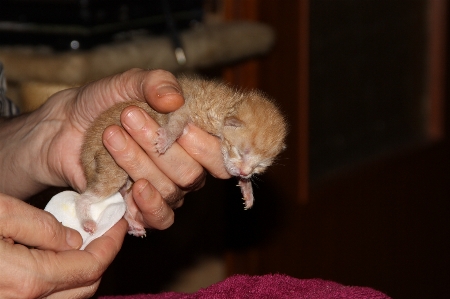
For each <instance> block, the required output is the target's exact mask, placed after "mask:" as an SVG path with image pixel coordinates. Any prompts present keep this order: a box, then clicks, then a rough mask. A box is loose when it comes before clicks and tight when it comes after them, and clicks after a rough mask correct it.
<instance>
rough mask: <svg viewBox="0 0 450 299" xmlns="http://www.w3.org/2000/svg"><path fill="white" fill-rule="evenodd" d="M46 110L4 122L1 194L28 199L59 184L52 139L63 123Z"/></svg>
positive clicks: (0, 154) (0, 140)
mask: <svg viewBox="0 0 450 299" xmlns="http://www.w3.org/2000/svg"><path fill="white" fill-rule="evenodd" d="M50 115H54V113H47V111H46V109H39V110H37V111H35V112H33V113H30V114H24V115H21V116H19V117H15V118H11V119H7V120H4V121H3V123H2V127H1V128H0V167H1V169H2V172H1V173H0V192H2V193H6V194H9V195H12V196H15V197H17V198H21V199H25V198H27V197H29V196H31V195H33V194H35V193H37V192H39V191H41V190H43V189H45V188H46V187H47V186H49V185H63V184H62V183H61V182H60V183H59V184H58V183H57V181H58V180H57V179H55V177H54V175H52V174H51V171H50V169H49V164H48V154H49V152H48V150H49V147H50V143H51V140H52V137H53V136H55V135H56V134H58V131H59V130H60V128H61V125H62V123H63V121H62V120H61V119H55V118H53V117H50Z"/></svg>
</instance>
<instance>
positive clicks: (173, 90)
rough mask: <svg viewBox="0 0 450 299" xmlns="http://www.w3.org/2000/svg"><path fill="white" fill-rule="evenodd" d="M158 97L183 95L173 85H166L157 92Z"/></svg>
mask: <svg viewBox="0 0 450 299" xmlns="http://www.w3.org/2000/svg"><path fill="white" fill-rule="evenodd" d="M156 93H157V95H158V97H163V96H165V95H168V94H181V92H180V90H179V89H178V88H176V87H175V86H173V85H164V86H161V87H159V88H158V89H157V90H156Z"/></svg>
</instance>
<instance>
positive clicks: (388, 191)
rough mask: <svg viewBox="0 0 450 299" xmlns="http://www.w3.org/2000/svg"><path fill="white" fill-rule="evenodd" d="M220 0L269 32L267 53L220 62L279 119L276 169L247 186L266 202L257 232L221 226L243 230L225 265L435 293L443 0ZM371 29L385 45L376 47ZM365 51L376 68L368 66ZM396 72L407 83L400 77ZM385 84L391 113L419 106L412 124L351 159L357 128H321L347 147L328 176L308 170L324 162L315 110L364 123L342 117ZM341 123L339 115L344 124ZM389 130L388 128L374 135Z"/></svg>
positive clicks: (442, 210) (442, 182)
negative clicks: (283, 138)
mask: <svg viewBox="0 0 450 299" xmlns="http://www.w3.org/2000/svg"><path fill="white" fill-rule="evenodd" d="M225 3H226V5H227V6H226V9H225V11H226V12H227V16H228V17H229V18H231V19H252V20H258V21H261V22H266V23H268V24H270V25H271V26H272V27H273V28H274V29H275V31H276V33H277V42H276V45H275V47H274V49H273V51H272V52H271V53H270V55H269V56H268V57H265V58H264V59H262V60H258V61H253V62H249V63H245V64H243V65H239V66H236V67H233V68H230V69H228V70H226V71H225V78H228V79H229V80H230V81H232V82H235V83H238V84H244V85H249V86H257V87H259V88H262V89H263V90H265V91H266V92H267V93H268V94H269V95H271V96H273V97H274V98H276V99H277V100H278V101H279V102H280V103H281V107H282V109H284V110H285V111H286V113H287V115H288V119H289V121H290V124H291V132H290V136H289V139H288V150H287V151H286V152H285V153H284V155H283V158H282V159H281V160H280V164H281V165H279V166H276V169H273V170H271V171H270V172H269V173H268V174H267V176H265V177H264V178H263V179H262V180H263V182H264V183H260V182H259V181H258V182H257V183H258V184H259V185H260V186H261V187H260V188H262V189H264V191H262V193H270V194H271V196H273V197H276V202H274V201H275V200H274V201H271V200H270V199H266V200H267V201H269V202H266V203H262V204H261V205H264V204H265V205H269V206H270V211H266V212H267V213H266V214H264V215H263V216H261V217H260V218H258V219H256V220H260V221H259V222H258V224H256V225H255V227H258V226H261V228H260V229H257V228H255V227H253V228H252V229H253V230H251V229H247V228H246V227H245V226H242V225H235V226H233V228H234V229H236V228H237V227H239V228H240V230H248V231H249V232H248V233H247V234H246V233H237V232H232V233H230V235H233V234H237V235H238V236H240V238H241V239H242V238H247V241H246V243H245V246H235V247H233V246H232V247H231V249H230V250H228V252H227V265H228V269H229V274H230V275H231V274H234V273H248V274H263V273H269V272H281V273H286V274H289V275H293V276H295V277H300V278H312V277H320V278H323V279H330V280H335V281H338V282H340V283H343V284H348V285H365V286H370V287H372V288H375V289H379V290H381V291H383V292H385V293H387V294H388V295H390V296H392V297H393V298H446V296H448V294H449V291H450V285H449V284H448V278H449V275H450V274H449V273H450V263H449V259H448V257H447V256H448V252H449V250H450V242H449V240H450V239H449V235H450V234H449V233H450V231H449V228H450V225H449V224H450V223H449V222H450V221H449V219H450V217H449V216H448V211H449V202H450V201H449V200H448V199H449V195H450V187H449V186H450V184H449V183H448V180H449V173H450V161H449V153H450V144H449V138H448V136H447V135H448V134H447V130H448V128H449V127H448V116H449V110H448V107H447V105H446V103H447V102H448V89H447V87H446V85H445V82H446V80H448V76H447V72H448V67H447V66H448V64H447V63H446V61H447V59H448V55H447V53H448V52H447V48H446V46H447V44H448V43H447V36H448V34H447V25H446V21H447V20H448V7H447V6H446V2H445V1H439V0H436V1H435V0H429V1H416V2H414V5H412V3H411V2H408V3H406V2H402V1H363V2H361V1H350V0H349V1H313V0H311V1H303V0H298V1H289V3H286V2H284V1H265V0H252V1H244V3H242V2H241V1H237V0H236V1H225ZM406 24H408V25H406ZM410 24H413V25H414V26H413V27H408V26H410ZM333 26H334V27H333ZM335 26H339V27H335ZM407 27H408V28H407ZM335 28H339V29H336V30H334V29H335ZM319 32H320V33H321V34H322V33H323V34H324V35H318V33H319ZM330 32H332V34H330ZM403 33H405V34H406V36H407V37H406V38H405V35H403ZM375 37H376V38H379V40H376V41H377V42H378V41H384V42H386V44H382V45H381V44H377V42H374V40H373V39H374V38H375ZM397 41H398V42H397ZM411 45H413V47H410V46H411ZM403 46H404V47H403ZM324 49H325V50H324ZM376 51H378V52H376ZM370 53H375V54H370ZM366 54H367V55H366ZM371 55H374V56H371ZM331 58H332V59H331ZM327 59H328V60H327ZM355 59H359V60H355ZM371 59H375V61H378V64H377V63H376V64H371V61H370V60H371ZM390 59H392V60H390ZM323 61H325V63H322V62H323ZM406 62H409V64H408V63H406ZM403 63H404V64H403ZM364 65H366V66H370V67H368V68H367V67H366V68H364V67H361V66H364ZM399 65H401V67H398V66H399ZM358 67H360V68H358ZM318 74H321V75H318ZM405 78H415V79H414V80H411V81H408V82H407V83H405ZM364 82H365V83H364ZM371 82H372V83H373V84H374V85H373V84H372V85H371V84H370V83H371ZM361 83H364V84H367V85H365V86H364V87H365V89H364V90H365V91H366V94H365V96H364V95H363V96H361V98H360V99H361V102H358V101H356V102H354V103H357V105H354V106H351V101H349V98H351V97H353V96H354V94H361V90H362V88H360V87H361ZM384 84H388V85H389V84H391V85H390V87H389V88H386V93H385V94H384V95H386V96H392V93H397V92H398V97H397V98H394V100H405V101H406V102H405V103H404V106H402V107H403V108H401V109H400V110H398V111H397V112H396V113H403V112H405V111H406V110H408V109H412V107H413V104H412V103H413V102H414V101H415V102H416V103H419V104H418V105H419V107H420V109H421V110H420V111H421V113H423V114H420V112H419V114H414V115H416V116H417V115H421V117H420V120H419V119H417V120H416V121H411V125H412V126H413V128H414V129H412V130H411V131H410V132H411V134H410V135H408V136H409V137H408V138H404V137H405V136H406V133H405V135H403V134H399V135H397V136H398V137H395V138H393V141H392V140H391V141H389V142H388V141H386V139H383V138H381V139H382V140H383V141H382V142H385V143H386V144H387V145H389V146H388V147H387V148H386V150H385V151H383V150H376V151H375V150H372V149H375V148H377V147H378V146H379V145H381V144H379V143H376V144H375V146H374V148H369V149H368V150H367V151H366V153H365V154H364V155H363V157H362V158H360V159H352V157H355V156H356V155H358V154H359V153H360V152H358V151H357V150H355V148H356V149H357V148H358V146H361V145H363V143H364V142H367V144H369V143H368V142H369V141H367V140H365V139H363V137H364V136H362V137H359V138H360V139H359V140H360V141H358V142H354V143H353V145H352V147H351V146H348V144H349V143H348V142H349V141H348V139H346V137H347V135H345V134H346V133H347V132H349V131H351V130H353V129H355V126H353V127H350V128H348V129H347V130H342V131H339V132H342V135H341V137H339V136H338V135H334V136H338V137H339V138H336V139H331V142H330V147H331V146H336V145H341V146H348V147H347V148H346V151H347V153H349V152H348V151H350V152H351V153H354V154H352V155H351V156H350V159H348V160H346V162H345V163H340V164H339V163H338V164H337V166H335V167H329V168H328V170H329V171H321V172H317V169H316V168H315V167H317V161H318V158H317V157H319V158H321V159H327V158H328V157H327V156H324V155H322V156H317V151H316V149H317V144H318V143H317V138H318V137H319V135H317V134H319V133H320V130H318V128H321V127H320V126H321V123H320V121H326V119H321V118H320V116H321V115H322V114H321V113H323V112H324V111H325V110H323V109H328V110H327V111H329V112H330V113H332V114H330V116H331V115H332V117H335V118H334V119H335V121H336V124H335V126H336V127H339V124H338V123H337V122H338V121H342V124H346V122H345V119H342V117H339V116H340V115H341V116H342V115H353V116H354V115H356V116H360V117H361V119H360V121H361V124H364V121H365V120H366V117H370V114H367V115H366V114H364V110H361V109H360V110H358V111H359V112H358V113H359V114H358V113H355V114H352V113H351V112H353V111H351V110H350V109H352V107H355V106H360V108H361V107H365V106H363V105H362V104H361V105H359V104H360V103H362V101H363V100H366V99H369V98H370V97H373V96H375V97H374V101H375V102H373V103H372V104H374V108H373V109H372V110H370V109H369V110H367V111H369V112H373V111H374V109H376V108H375V107H378V106H377V105H378V103H380V102H382V100H384V99H382V98H381V95H382V93H380V88H381V89H382V86H383V85H384ZM402 84H403V86H404V87H399V86H400V85H402ZM417 87H420V88H422V89H421V90H420V89H419V90H418V89H417ZM359 88H360V89H359ZM402 88H403V89H402ZM350 91H351V92H350ZM411 91H414V92H411ZM326 92H331V95H330V96H332V97H334V98H335V99H337V100H338V101H341V102H340V103H342V105H335V106H326V105H334V103H336V102H333V99H331V100H330V101H328V102H327V101H325V100H324V98H323V96H324V95H326ZM358 92H359V93H358ZM391 92H392V93H391ZM408 93H409V95H408ZM377 96H378V97H377ZM356 100H357V99H356ZM389 103H390V102H387V103H386V104H384V106H381V107H382V108H383V110H382V111H380V112H379V116H380V119H383V118H385V117H387V115H388V113H389V109H390V108H389V107H388V106H389ZM408 103H411V105H408ZM330 107H331V109H330ZM384 108H386V109H384ZM388 108H389V109H388ZM391 108H392V107H391ZM318 109H319V110H318ZM320 109H322V110H320ZM367 111H366V112H367ZM346 113H347V114H346ZM365 115H366V116H365ZM396 115H398V118H400V115H399V114H394V116H396ZM348 117H350V116H348ZM319 120H320V121H319ZM394 120H395V118H394ZM352 121H353V119H352V118H347V124H348V123H351V122H352ZM385 124H386V123H385ZM387 124H389V122H387ZM332 125H333V123H331V124H330V127H329V128H330V129H329V130H331V129H334V128H333V126H332ZM399 125H404V122H402V123H399ZM388 126H389V125H388ZM375 127H376V128H378V129H380V130H382V129H383V128H382V127H383V126H380V127H377V126H375ZM356 128H359V129H361V130H363V129H364V128H365V127H364V126H363V125H361V126H360V127H358V126H356ZM395 128H397V127H396V126H395V127H393V129H395ZM318 132H319V133H318ZM389 134H391V131H390V130H387V131H386V133H383V134H381V135H382V136H381V137H388V136H389ZM408 134H409V133H408ZM342 136H343V137H342ZM396 140H397V141H400V140H402V142H398V143H395V142H394V141H396ZM314 147H315V148H314ZM321 149H323V148H321ZM338 150H339V148H336V149H335V151H338ZM335 151H331V154H334V153H336V152H335ZM352 151H353V152H352ZM314 157H315V159H314ZM319 162H323V161H319ZM338 162H339V161H338ZM341 162H342V161H341ZM324 165H325V166H329V165H327V164H326V163H324ZM312 173H316V175H315V177H312V176H311V174H312ZM317 173H319V174H318V175H317ZM257 203H258V202H257ZM261 218H262V219H261ZM268 223H269V224H268ZM247 225H250V224H248V223H247ZM248 239H252V240H248ZM230 243H232V244H233V242H230ZM236 243H239V241H236Z"/></svg>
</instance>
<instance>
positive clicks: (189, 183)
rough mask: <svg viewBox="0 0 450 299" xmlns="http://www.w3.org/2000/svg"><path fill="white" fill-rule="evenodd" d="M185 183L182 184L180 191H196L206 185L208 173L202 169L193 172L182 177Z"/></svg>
mask: <svg viewBox="0 0 450 299" xmlns="http://www.w3.org/2000/svg"><path fill="white" fill-rule="evenodd" d="M182 178H183V181H182V182H181V183H180V189H181V190H183V191H195V190H198V189H200V188H202V187H203V186H204V185H205V180H206V171H205V170H204V169H203V168H200V171H195V170H193V171H191V172H189V173H188V174H186V175H183V176H182Z"/></svg>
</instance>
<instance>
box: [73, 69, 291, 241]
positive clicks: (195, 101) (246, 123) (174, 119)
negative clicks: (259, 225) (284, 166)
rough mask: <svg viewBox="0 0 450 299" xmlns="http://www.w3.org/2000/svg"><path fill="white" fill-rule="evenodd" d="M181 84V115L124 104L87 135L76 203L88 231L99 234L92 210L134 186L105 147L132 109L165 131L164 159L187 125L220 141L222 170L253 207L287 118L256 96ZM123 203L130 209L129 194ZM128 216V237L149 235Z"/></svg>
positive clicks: (219, 86)
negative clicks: (105, 136) (255, 180)
mask: <svg viewBox="0 0 450 299" xmlns="http://www.w3.org/2000/svg"><path fill="white" fill-rule="evenodd" d="M179 83H180V86H181V88H182V92H183V96H184V98H185V104H184V105H183V106H182V107H181V108H179V109H178V110H176V111H174V112H172V113H169V114H159V113H157V112H155V111H154V110H152V109H151V108H150V107H149V106H148V105H147V103H142V102H140V101H132V102H127V103H121V104H118V105H115V106H114V107H112V108H110V109H109V110H107V111H105V112H104V113H102V114H101V115H100V116H99V117H98V118H97V119H96V120H95V121H94V123H93V124H92V126H91V127H90V128H89V129H88V130H87V131H86V134H85V141H84V144H83V147H82V153H81V161H82V165H83V167H84V170H85V175H86V179H87V189H86V191H85V192H84V193H83V194H81V195H80V197H79V199H77V201H76V204H77V205H76V209H77V214H78V217H79V219H80V221H81V223H82V225H83V227H84V229H85V230H86V231H88V232H93V231H95V229H96V224H95V222H94V220H92V218H91V215H90V206H91V204H92V203H95V202H98V201H101V200H103V199H105V198H107V197H109V196H111V195H112V194H114V193H116V192H118V191H119V190H121V189H122V188H123V187H124V186H125V188H126V189H128V187H129V186H130V185H131V181H130V180H129V178H128V175H127V174H126V172H125V171H124V170H123V169H121V168H120V167H119V166H117V164H116V163H115V162H114V160H113V159H112V157H111V156H110V155H109V153H108V151H107V150H106V149H105V147H104V146H103V143H102V133H103V131H104V130H105V128H106V127H107V126H109V125H112V124H117V125H120V113H121V112H122V111H123V109H124V108H125V107H127V106H131V105H135V106H138V107H140V108H142V109H144V110H145V111H146V112H147V113H148V114H149V115H150V116H151V117H152V118H153V119H155V121H157V122H158V123H159V124H160V125H161V128H159V130H158V132H157V133H158V138H157V139H156V140H155V149H156V150H157V151H158V152H160V153H161V154H163V153H164V152H165V151H166V150H167V149H168V148H169V147H170V146H171V145H172V144H173V142H175V140H176V139H177V138H178V137H180V135H181V134H182V132H183V129H184V127H185V126H186V125H187V124H188V123H193V124H195V125H196V126H198V127H200V128H201V129H203V130H205V131H206V132H209V133H210V134H212V135H214V136H217V137H218V138H220V140H221V143H222V154H223V159H224V165H225V167H226V169H227V171H228V172H229V173H230V174H231V175H232V176H236V177H238V178H239V186H240V187H241V190H242V193H243V196H244V201H245V202H244V204H245V208H246V209H248V208H250V207H251V206H252V205H253V191H252V185H251V181H250V179H251V177H252V175H253V174H259V173H262V172H263V171H265V169H266V168H267V167H268V166H270V165H271V164H272V162H273V160H274V159H275V157H276V156H277V155H278V154H279V153H280V152H281V151H282V150H283V149H284V147H285V144H284V139H285V136H286V133H287V128H286V127H287V126H286V122H285V120H284V118H283V116H282V115H281V113H280V112H279V110H278V109H277V107H276V106H275V104H274V103H273V102H272V101H270V100H268V99H267V98H266V97H264V95H263V94H261V93H260V92H258V91H248V92H245V91H238V90H236V89H233V88H231V87H229V86H228V85H225V84H223V83H219V82H217V81H207V80H203V79H200V78H188V77H181V78H179ZM124 197H125V201H126V202H127V204H128V206H130V204H132V203H131V202H129V200H132V199H131V194H125V196H124ZM127 215H128V216H127ZM130 215H131V214H130V213H127V214H126V216H125V218H126V219H127V221H128V223H129V233H130V234H133V235H135V236H142V235H145V229H144V228H143V226H142V225H141V224H139V223H138V222H136V221H135V220H134V219H132V217H130Z"/></svg>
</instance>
